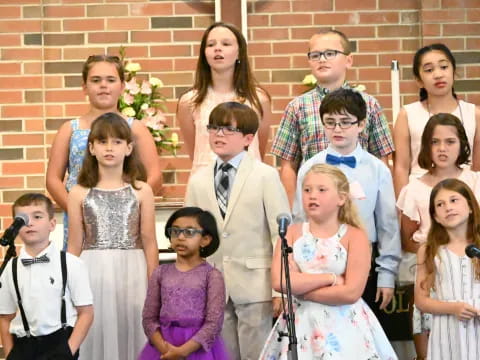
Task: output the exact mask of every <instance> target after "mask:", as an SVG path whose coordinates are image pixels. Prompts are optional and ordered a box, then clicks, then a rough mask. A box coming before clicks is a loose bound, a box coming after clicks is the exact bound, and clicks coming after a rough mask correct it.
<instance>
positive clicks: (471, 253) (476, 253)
mask: <svg viewBox="0 0 480 360" xmlns="http://www.w3.org/2000/svg"><path fill="white" fill-rule="evenodd" d="M465 254H467V256H468V257H469V258H474V257H476V258H480V249H479V248H478V247H476V246H475V245H473V244H470V245H468V246H467V247H466V248H465Z"/></svg>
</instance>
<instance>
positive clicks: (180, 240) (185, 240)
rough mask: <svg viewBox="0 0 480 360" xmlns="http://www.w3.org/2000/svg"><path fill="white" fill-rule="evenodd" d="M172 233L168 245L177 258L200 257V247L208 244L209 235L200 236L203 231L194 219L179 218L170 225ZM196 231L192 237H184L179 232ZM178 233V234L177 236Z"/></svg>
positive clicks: (184, 235)
mask: <svg viewBox="0 0 480 360" xmlns="http://www.w3.org/2000/svg"><path fill="white" fill-rule="evenodd" d="M172 229H173V230H172V233H171V235H170V243H171V244H172V249H173V250H175V252H176V253H177V255H178V256H181V257H183V258H195V257H199V256H200V247H205V246H207V245H208V244H210V241H211V237H210V235H202V233H201V231H202V230H203V229H202V228H201V227H200V225H199V224H198V222H197V220H196V219H195V218H194V217H180V218H178V219H176V220H175V221H174V222H173V224H172ZM185 229H191V230H198V231H197V232H195V233H194V234H193V235H192V234H190V235H188V234H187V235H186V234H185V232H184V231H183V232H179V230H185ZM177 232H178V234H177Z"/></svg>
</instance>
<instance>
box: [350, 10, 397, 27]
mask: <svg viewBox="0 0 480 360" xmlns="http://www.w3.org/2000/svg"><path fill="white" fill-rule="evenodd" d="M399 15H400V14H399V12H393V11H381V12H361V13H360V22H359V23H360V24H362V25H364V24H396V23H398V22H399V20H400V19H399Z"/></svg>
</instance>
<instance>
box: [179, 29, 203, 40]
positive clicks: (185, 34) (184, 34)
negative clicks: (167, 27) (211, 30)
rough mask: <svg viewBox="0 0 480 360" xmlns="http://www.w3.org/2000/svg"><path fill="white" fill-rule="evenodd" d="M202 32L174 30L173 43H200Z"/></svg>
mask: <svg viewBox="0 0 480 360" xmlns="http://www.w3.org/2000/svg"><path fill="white" fill-rule="evenodd" d="M203 32H204V31H203V30H174V31H173V41H195V42H198V43H200V40H201V39H202V35H203Z"/></svg>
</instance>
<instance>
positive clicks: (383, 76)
mask: <svg viewBox="0 0 480 360" xmlns="http://www.w3.org/2000/svg"><path fill="white" fill-rule="evenodd" d="M358 77H359V78H360V79H362V80H363V79H365V81H366V80H390V68H373V69H367V68H365V69H358Z"/></svg>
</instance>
